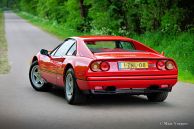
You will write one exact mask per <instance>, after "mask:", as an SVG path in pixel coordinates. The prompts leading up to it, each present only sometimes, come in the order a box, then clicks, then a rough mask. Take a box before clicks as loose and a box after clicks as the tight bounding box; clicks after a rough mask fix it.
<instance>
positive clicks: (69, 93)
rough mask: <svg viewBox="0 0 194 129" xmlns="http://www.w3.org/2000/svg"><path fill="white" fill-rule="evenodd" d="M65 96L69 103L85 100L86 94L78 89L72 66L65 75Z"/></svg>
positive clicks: (74, 103)
mask: <svg viewBox="0 0 194 129" xmlns="http://www.w3.org/2000/svg"><path fill="white" fill-rule="evenodd" d="M64 91H65V98H66V100H67V102H68V103H69V104H73V105H76V104H83V103H84V102H85V101H86V96H85V95H84V94H83V93H82V92H81V91H80V89H79V87H78V85H77V82H76V78H75V75H74V71H73V69H72V68H69V69H68V70H67V72H66V76H65V87H64Z"/></svg>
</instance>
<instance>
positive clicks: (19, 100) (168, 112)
mask: <svg viewBox="0 0 194 129" xmlns="http://www.w3.org/2000/svg"><path fill="white" fill-rule="evenodd" d="M5 31H6V38H7V41H8V50H9V52H8V54H9V63H10V65H11V71H10V73H9V74H7V75H0V129H23V128H25V129H138V128H143V129H159V128H184V129H186V128H188V129H189V128H193V127H194V123H193V121H194V85H192V84H187V83H181V82H179V83H178V84H177V85H176V86H175V87H174V89H173V92H172V93H170V95H169V97H168V99H167V100H166V101H165V102H164V103H151V102H148V101H147V99H146V98H145V97H144V96H138V97H135V96H134V97H130V96H105V97H101V96H99V97H95V98H93V99H90V100H89V102H88V104H86V105H82V106H72V105H68V104H67V103H66V101H65V99H64V96H63V91H61V90H59V89H53V90H51V91H50V92H36V91H35V90H33V89H32V88H31V85H30V82H29V79H28V70H29V62H30V60H31V57H32V56H33V55H34V54H35V53H37V52H38V51H39V50H40V49H41V48H46V49H51V48H53V47H54V46H56V45H57V44H59V43H60V42H61V41H60V40H58V39H57V38H55V37H53V36H51V35H49V34H47V33H46V32H43V31H42V30H40V29H39V28H37V27H35V26H33V25H31V24H29V23H27V22H26V21H25V20H23V19H21V18H20V17H18V16H16V15H15V14H14V13H12V12H5Z"/></svg>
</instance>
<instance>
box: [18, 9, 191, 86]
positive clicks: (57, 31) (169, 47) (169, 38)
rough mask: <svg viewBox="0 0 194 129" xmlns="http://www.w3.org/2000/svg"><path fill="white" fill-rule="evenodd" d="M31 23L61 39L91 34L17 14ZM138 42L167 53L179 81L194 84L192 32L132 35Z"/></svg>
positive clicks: (28, 15)
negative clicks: (175, 68) (177, 71)
mask: <svg viewBox="0 0 194 129" xmlns="http://www.w3.org/2000/svg"><path fill="white" fill-rule="evenodd" d="M17 14H18V15H19V16H21V17H22V18H24V19H26V20H28V21H29V22H30V23H32V24H34V25H36V26H38V27H40V28H41V29H43V30H45V31H47V32H49V33H51V34H53V35H55V36H57V37H58V38H60V39H64V38H65V37H71V36H79V35H89V34H90V33H79V32H77V31H75V30H72V29H69V28H65V27H64V26H63V25H59V24H57V23H55V22H53V21H49V20H44V19H42V18H39V17H36V16H33V15H31V14H28V13H25V12H18V13H17ZM131 38H134V39H136V40H138V41H141V42H143V43H145V44H146V45H148V46H150V47H151V48H154V49H155V50H157V51H159V52H161V51H164V52H165V56H167V57H171V58H173V59H175V61H176V62H177V64H178V68H179V81H183V82H189V83H194V59H193V57H194V35H193V33H191V32H181V33H177V34H165V33H161V32H155V33H146V34H143V35H132V36H131Z"/></svg>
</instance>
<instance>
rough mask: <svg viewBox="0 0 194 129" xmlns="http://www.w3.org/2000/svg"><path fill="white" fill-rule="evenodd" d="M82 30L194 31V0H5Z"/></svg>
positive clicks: (4, 2)
mask: <svg viewBox="0 0 194 129" xmlns="http://www.w3.org/2000/svg"><path fill="white" fill-rule="evenodd" d="M3 4H4V5H5V6H8V7H14V8H18V9H19V10H23V11H26V12H29V13H31V14H33V15H36V16H39V17H42V18H44V19H49V20H52V21H54V22H56V23H59V24H64V25H66V26H68V27H71V28H73V29H76V30H77V31H80V32H90V31H92V32H95V33H103V34H115V35H130V34H131V33H137V34H142V33H145V32H153V31H161V32H165V33H175V32H180V31H193V28H194V11H193V10H194V1H193V0H2V5H3Z"/></svg>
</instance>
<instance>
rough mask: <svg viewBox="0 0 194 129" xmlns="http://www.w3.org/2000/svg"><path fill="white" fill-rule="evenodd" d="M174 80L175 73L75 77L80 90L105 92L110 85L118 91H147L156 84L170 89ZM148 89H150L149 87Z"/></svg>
mask: <svg viewBox="0 0 194 129" xmlns="http://www.w3.org/2000/svg"><path fill="white" fill-rule="evenodd" d="M176 82H177V75H165V76H123V77H88V78H87V80H79V79H77V83H78V86H79V88H80V89H81V90H91V91H94V92H95V91H97V92H99V91H102V92H107V91H106V90H105V89H106V88H107V87H111V86H113V87H115V91H118V92H125V91H127V92H135V91H136V90H140V89H141V91H143V92H147V91H148V90H147V89H149V88H150V87H151V86H157V87H158V89H167V91H170V90H171V88H172V87H173V86H174V85H175V84H176ZM125 89H126V90H125ZM129 89H130V90H129ZM134 89H136V90H134ZM155 90H156V89H155ZM115 91H114V92H115ZM149 91H151V90H150V89H149ZM151 92H152V91H151Z"/></svg>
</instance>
